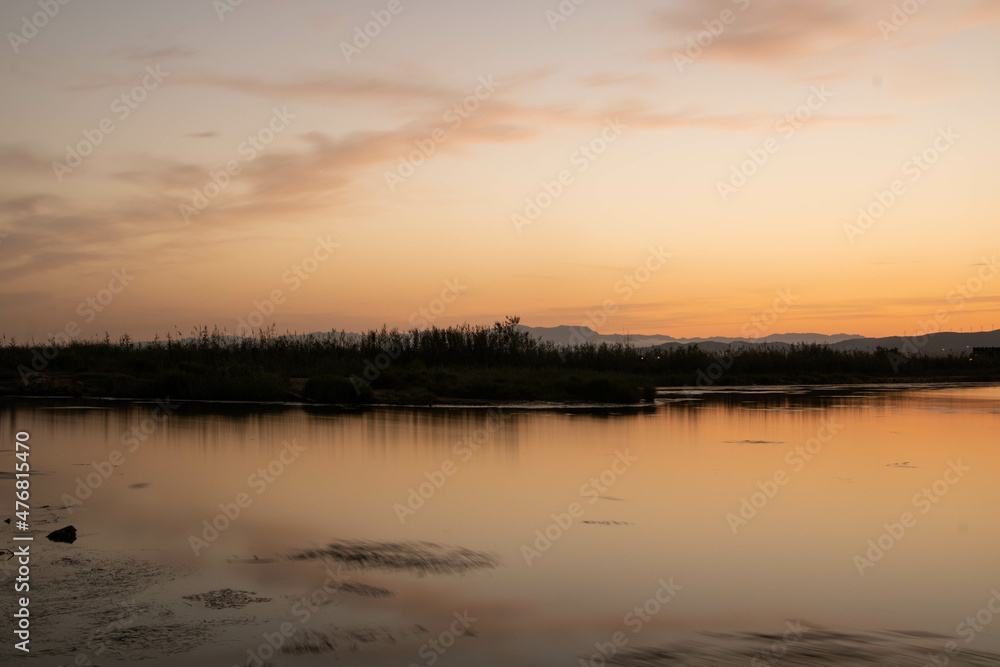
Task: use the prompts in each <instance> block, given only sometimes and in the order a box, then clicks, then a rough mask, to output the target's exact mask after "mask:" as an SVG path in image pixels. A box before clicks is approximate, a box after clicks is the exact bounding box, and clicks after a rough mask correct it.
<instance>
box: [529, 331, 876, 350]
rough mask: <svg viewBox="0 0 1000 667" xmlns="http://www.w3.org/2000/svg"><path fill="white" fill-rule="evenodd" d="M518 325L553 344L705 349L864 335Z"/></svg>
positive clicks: (832, 340)
mask: <svg viewBox="0 0 1000 667" xmlns="http://www.w3.org/2000/svg"><path fill="white" fill-rule="evenodd" d="M519 328H520V329H521V330H522V331H527V332H528V333H530V334H531V335H533V336H534V337H536V338H539V339H541V340H545V341H551V342H552V343H555V344H556V345H572V344H574V343H583V342H592V343H597V344H600V343H608V344H614V343H621V342H624V341H625V340H626V338H627V339H628V340H630V341H631V342H632V344H633V345H635V346H636V347H657V346H660V345H666V344H670V343H676V344H679V345H689V344H692V343H699V344H701V345H702V347H704V348H705V349H709V348H708V347H706V346H705V344H706V343H723V344H725V345H729V344H731V343H762V342H764V340H766V341H767V342H768V343H821V344H827V345H829V344H832V343H839V342H841V341H847V340H852V339H859V338H863V336H860V335H857V334H834V335H826V334H816V333H803V334H795V333H791V334H775V335H773V336H768V337H767V338H766V339H759V338H729V337H726V336H713V337H711V338H674V337H673V336H666V335H647V334H630V335H627V336H626V335H625V334H599V333H597V332H596V331H594V330H593V329H591V328H589V327H571V326H558V327H527V326H523V325H521V326H520V327H519Z"/></svg>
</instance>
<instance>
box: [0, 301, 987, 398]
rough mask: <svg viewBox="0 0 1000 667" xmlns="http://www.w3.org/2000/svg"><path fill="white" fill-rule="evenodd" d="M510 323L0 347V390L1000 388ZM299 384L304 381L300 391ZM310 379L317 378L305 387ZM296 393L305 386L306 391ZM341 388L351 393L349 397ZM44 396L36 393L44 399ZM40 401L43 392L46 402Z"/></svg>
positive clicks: (908, 368) (955, 366)
mask: <svg viewBox="0 0 1000 667" xmlns="http://www.w3.org/2000/svg"><path fill="white" fill-rule="evenodd" d="M518 324H519V319H518V318H516V317H508V318H507V319H506V320H505V321H504V322H496V323H495V324H494V325H493V326H492V327H485V326H471V325H467V324H466V325H462V326H454V327H448V328H443V329H442V328H432V329H427V330H412V331H407V332H402V331H399V330H397V329H387V328H386V327H382V328H381V329H378V330H371V331H368V332H366V333H364V334H361V335H350V334H347V333H345V332H336V331H333V332H330V333H329V334H326V335H308V336H299V335H296V334H292V333H286V334H284V335H278V334H277V333H276V331H275V329H274V328H273V327H272V328H270V329H263V330H260V331H257V332H255V334H254V335H252V336H240V337H234V336H228V335H226V334H225V333H224V332H222V331H220V330H219V329H218V328H215V329H212V330H209V329H208V327H198V328H195V329H194V330H193V331H192V335H190V336H188V337H183V338H182V337H180V336H179V335H172V334H171V335H167V336H166V337H165V338H162V339H161V338H159V337H157V338H156V339H155V340H154V341H153V342H149V343H136V342H134V341H133V340H132V339H131V338H129V337H128V336H122V337H121V338H120V339H118V340H112V339H110V338H109V337H107V336H105V338H104V339H103V340H97V339H92V340H88V341H71V342H69V343H67V344H57V343H56V342H55V341H50V342H49V343H47V344H36V343H27V344H19V343H17V342H15V341H7V340H6V339H4V341H3V344H0V383H3V384H4V385H5V386H6V391H7V393H15V391H19V390H25V389H27V390H29V391H30V390H32V388H34V389H35V390H39V391H42V389H44V386H45V385H44V381H45V380H46V379H47V378H52V377H59V376H64V377H72V378H74V379H75V380H76V381H79V382H81V383H83V384H84V385H85V386H86V388H87V390H88V393H97V394H100V395H107V396H136V397H139V396H171V397H173V398H226V399H240V400H271V399H281V398H287V397H289V396H294V395H301V394H302V393H303V391H304V393H305V396H306V397H307V398H308V397H310V396H311V397H313V398H314V399H315V400H322V399H323V397H339V398H340V399H341V400H337V401H335V402H348V401H349V399H351V394H352V393H353V394H354V396H355V397H356V400H359V401H366V400H370V399H371V397H372V394H371V391H372V390H386V391H396V392H404V393H405V392H410V393H411V394H412V395H413V396H415V397H418V398H419V399H420V400H423V398H426V397H430V398H433V397H434V396H449V397H462V398H545V397H566V398H577V399H580V400H600V397H601V396H605V397H615V398H616V399H623V400H624V399H627V398H629V397H635V398H637V397H638V396H639V393H638V392H639V391H640V389H641V388H643V387H647V389H646V392H647V395H648V391H649V390H648V387H649V386H652V385H705V384H715V385H735V384H754V383H761V384H764V383H786V382H795V383H809V382H816V383H822V382H855V381H860V380H882V381H893V380H905V379H909V378H940V379H980V380H994V379H997V378H998V377H1000V360H997V359H995V358H994V359H988V358H984V359H982V360H977V361H976V362H975V363H970V361H969V360H968V358H966V357H963V356H956V355H953V356H933V357H931V356H916V357H912V358H909V359H906V358H904V357H903V356H902V354H901V353H900V352H899V351H897V350H889V349H879V350H876V351H874V352H864V351H848V350H837V349H833V348H830V347H828V346H825V345H816V344H813V345H806V344H803V345H794V346H790V347H777V346H767V345H758V346H747V347H741V348H738V349H732V350H728V351H726V352H724V353H722V354H713V353H710V352H708V351H705V350H703V349H701V348H699V347H698V346H697V345H692V346H683V347H674V348H666V349H656V348H654V349H637V348H635V347H633V346H631V345H627V344H621V343H619V344H612V345H609V344H607V343H601V344H592V343H586V344H581V345H574V346H556V345H554V344H552V343H549V342H543V341H540V340H538V339H536V338H534V337H532V336H531V335H530V334H529V333H528V332H527V331H524V330H521V329H520V328H519V327H518ZM296 379H300V380H299V381H295V380H296ZM306 379H312V380H313V381H312V382H311V383H308V384H306V383H305V380H306ZM303 385H305V386H303ZM348 386H350V390H348ZM40 387H41V388H42V389H39V388H40ZM42 393H45V392H44V391H42Z"/></svg>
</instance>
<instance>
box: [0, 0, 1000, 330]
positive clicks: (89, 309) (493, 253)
mask: <svg viewBox="0 0 1000 667" xmlns="http://www.w3.org/2000/svg"><path fill="white" fill-rule="evenodd" d="M0 27H2V29H3V33H4V35H5V38H4V43H3V44H0V54H2V55H0V86H2V90H3V99H2V102H0V114H2V116H0V118H2V122H0V333H3V334H4V335H5V336H6V338H7V339H8V340H9V339H10V338H12V337H13V338H15V339H16V340H26V339H31V338H34V339H35V340H42V339H48V338H50V337H52V336H58V337H59V338H61V339H64V338H66V337H68V338H76V339H85V338H90V337H93V336H98V337H101V338H103V337H104V334H105V332H108V333H109V334H110V335H111V336H112V337H117V336H119V335H121V334H123V333H128V334H129V335H131V336H132V338H133V339H148V338H151V337H152V336H154V335H156V334H159V335H160V336H161V337H162V336H164V335H165V334H167V333H168V332H177V331H180V332H181V333H182V334H184V335H187V334H189V333H190V332H191V330H192V329H193V328H194V327H196V326H199V327H200V326H208V327H209V328H212V327H213V326H218V327H219V329H223V330H225V331H227V332H230V333H233V332H240V333H245V332H247V331H249V330H250V329H252V328H256V327H259V326H270V325H271V324H274V325H276V327H277V330H278V331H279V332H281V331H286V330H287V331H297V332H313V331H329V330H331V329H336V330H342V329H343V330H347V331H360V330H364V329H368V328H372V327H380V326H381V325H383V324H386V325H387V326H389V327H390V328H393V327H398V328H400V329H409V328H412V327H414V326H419V327H426V326H447V325H452V324H459V323H463V322H468V323H471V324H486V325H489V324H492V323H493V322H494V321H495V320H500V319H503V317H504V316H506V315H518V316H520V317H521V321H522V323H524V324H528V325H532V326H555V325H574V326H580V325H583V326H590V327H591V328H593V329H596V330H598V331H600V332H602V333H636V334H638V333H647V334H653V333H657V334H667V335H672V336H676V337H699V336H704V337H707V336H716V335H725V336H738V335H740V334H741V332H744V331H746V330H747V328H748V327H751V328H752V329H753V330H754V331H755V333H757V334H766V333H786V332H817V333H828V334H834V333H852V334H861V335H868V336H886V335H903V334H911V335H912V334H913V333H917V332H920V331H921V330H922V329H923V330H932V329H931V327H932V326H934V327H939V328H941V329H944V330H956V331H957V330H965V331H969V330H975V331H979V330H980V328H984V329H987V330H989V329H996V328H998V327H1000V317H997V316H996V315H997V312H998V305H1000V280H994V278H995V276H996V275H997V274H998V272H1000V266H998V265H997V250H998V245H1000V229H998V226H997V224H996V221H997V219H996V212H997V211H998V209H1000V188H997V187H996V185H995V177H996V173H997V168H996V158H997V155H998V150H997V149H998V148H1000V126H998V125H997V123H996V120H995V119H996V109H997V107H998V106H1000V105H998V102H1000V85H998V84H1000V69H998V67H997V63H998V62H1000V39H998V34H997V33H998V31H1000V3H997V2H996V1H995V0H950V1H949V2H944V1H943V0H924V1H921V0H906V2H895V3H894V2H891V1H884V0H825V1H823V2H813V1H806V0H661V1H659V2H652V1H645V0H618V1H617V2H609V1H606V0H604V1H602V0H564V1H563V2H559V1H558V0H537V1H531V2H529V1H527V0H509V1H507V2H503V3H497V2H489V3H488V2H483V1H482V0H468V1H466V2H463V3H454V2H442V1H439V0H375V1H367V0H366V1H364V2H349V3H348V2H329V1H327V2H320V1H313V0H271V1H267V0H242V1H238V0H215V1H213V0H174V1H173V2H170V3H164V2H151V1H148V0H129V1H128V2H125V1H124V0H121V1H112V0H91V1H89V2H82V1H81V0H34V1H28V0H10V1H8V2H5V3H4V4H3V6H2V8H0ZM932 320H933V322H932Z"/></svg>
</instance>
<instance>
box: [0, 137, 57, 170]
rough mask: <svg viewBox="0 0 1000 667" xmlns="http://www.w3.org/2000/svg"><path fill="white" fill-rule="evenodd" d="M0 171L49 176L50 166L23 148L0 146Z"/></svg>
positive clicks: (9, 145)
mask: <svg viewBox="0 0 1000 667" xmlns="http://www.w3.org/2000/svg"><path fill="white" fill-rule="evenodd" d="M0 171H9V172H11V173H15V174H20V175H24V174H29V175H40V174H44V175H46V176H51V175H52V164H51V162H49V161H47V160H45V159H44V158H43V157H41V156H39V155H37V154H35V153H34V152H33V151H32V150H30V149H28V148H25V147H24V146H17V145H13V144H0Z"/></svg>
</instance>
